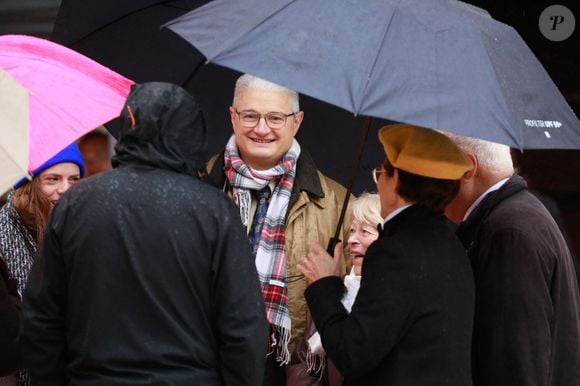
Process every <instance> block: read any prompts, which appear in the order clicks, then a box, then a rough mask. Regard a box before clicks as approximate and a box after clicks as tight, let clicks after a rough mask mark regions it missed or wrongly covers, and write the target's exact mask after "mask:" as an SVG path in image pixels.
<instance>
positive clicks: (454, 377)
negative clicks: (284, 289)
mask: <svg viewBox="0 0 580 386" xmlns="http://www.w3.org/2000/svg"><path fill="white" fill-rule="evenodd" d="M362 269H363V271H362V279H361V287H360V290H359V292H358V295H357V298H356V300H355V303H354V305H353V308H352V312H351V313H350V314H347V312H346V310H345V309H344V307H343V306H342V304H341V302H340V299H341V297H342V293H343V285H342V281H341V280H340V279H339V278H338V277H329V278H323V279H320V280H318V281H316V282H314V283H313V284H311V285H310V286H309V287H308V289H307V290H306V294H305V295H306V299H307V301H308V305H309V307H310V309H311V311H312V315H313V319H314V322H315V324H316V328H317V329H318V331H319V332H320V334H321V337H322V343H323V345H324V349H325V350H326V353H327V354H328V355H329V356H330V357H331V358H332V359H333V360H334V362H335V364H336V365H337V367H338V368H339V370H340V371H341V372H342V374H343V375H344V378H345V383H344V384H345V385H365V386H367V385H380V386H394V385H396V386H413V385H417V386H419V385H420V386H429V385H433V386H440V385H456V386H467V385H469V383H470V380H471V373H470V350H471V331H472V327H473V307H474V285H473V276H472V273H471V268H470V266H469V260H468V259H467V256H466V255H465V251H464V249H463V248H462V246H461V243H460V242H459V240H457V237H456V236H455V234H454V233H453V230H452V228H451V227H450V225H449V223H448V222H447V220H446V219H445V218H444V217H443V216H441V215H438V214H435V213H433V212H432V211H431V210H429V209H427V208H426V207H422V206H418V205H414V206H411V207H410V208H407V209H405V210H404V211H403V212H401V213H399V214H398V215H396V216H395V217H394V218H392V219H391V220H390V221H388V222H387V223H385V225H384V229H383V230H382V232H381V233H380V236H379V239H378V240H377V241H375V242H374V243H373V244H371V245H370V247H369V249H368V251H367V254H366V256H365V262H364V264H363V268H362Z"/></svg>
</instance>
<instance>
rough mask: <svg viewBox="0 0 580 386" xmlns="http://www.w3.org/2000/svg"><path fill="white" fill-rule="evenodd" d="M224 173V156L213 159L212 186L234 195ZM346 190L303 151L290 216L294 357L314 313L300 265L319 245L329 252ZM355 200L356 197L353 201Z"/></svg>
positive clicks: (210, 166)
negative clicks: (311, 309) (311, 314)
mask: <svg viewBox="0 0 580 386" xmlns="http://www.w3.org/2000/svg"><path fill="white" fill-rule="evenodd" d="M223 169H224V159H223V153H220V154H218V155H215V156H213V157H212V158H211V159H210V160H209V162H208V164H207V170H208V173H209V177H210V180H211V181H212V183H213V184H214V185H215V186H217V187H218V188H220V189H223V191H224V192H226V193H228V194H229V193H230V191H231V189H230V188H229V186H228V184H227V182H226V178H225V173H224V171H223ZM345 195H346V189H345V188H344V187H343V186H342V185H340V184H339V183H337V182H336V181H334V180H332V179H330V178H328V177H326V176H325V175H323V174H322V173H321V172H320V171H318V170H317V169H316V165H315V164H314V161H313V160H312V157H311V156H310V155H309V154H308V153H307V152H306V151H304V149H302V151H301V153H300V156H299V157H298V162H297V165H296V179H295V180H294V186H293V188H292V193H291V195H290V203H289V205H288V207H289V210H288V213H287V214H286V250H287V254H286V258H287V274H288V307H289V310H290V318H291V321H292V335H291V338H290V344H289V346H288V349H289V350H290V352H291V353H292V352H293V351H294V348H295V347H296V346H297V344H298V342H299V341H300V339H301V338H302V337H303V335H304V333H305V331H306V329H307V327H308V326H309V324H310V321H311V318H310V312H309V310H308V306H307V304H306V300H305V299H304V290H305V289H306V287H307V284H308V283H307V282H306V279H305V278H304V277H303V276H302V275H301V274H300V272H299V271H298V269H297V268H296V264H297V263H298V262H299V261H300V260H301V259H302V258H303V257H304V256H305V255H306V253H307V252H308V250H309V249H310V246H311V245H312V243H314V242H315V241H317V242H319V243H320V244H321V245H322V246H323V247H325V248H326V245H327V244H328V241H329V240H330V238H331V237H334V233H335V231H336V225H337V224H338V219H339V217H340V211H341V209H342V204H343V202H344V196H345ZM351 200H352V197H351ZM350 217H351V215H350V210H347V213H346V216H345V218H344V223H343V226H342V234H341V236H340V239H341V241H343V246H344V251H343V273H344V272H346V270H347V269H350V266H351V259H350V255H349V253H348V248H346V247H347V245H346V240H347V238H348V230H349V228H350Z"/></svg>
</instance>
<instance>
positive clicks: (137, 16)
mask: <svg viewBox="0 0 580 386" xmlns="http://www.w3.org/2000/svg"><path fill="white" fill-rule="evenodd" d="M207 2H208V1H207V0H205V1H202V0H197V1H192V0H189V1H183V0H182V1H153V0H132V1H130V2H123V1H118V0H117V1H112V0H98V1H97V0H63V2H62V3H61V7H60V9H59V15H58V18H57V21H56V24H55V27H54V31H53V34H52V39H53V40H55V41H58V42H61V43H62V44H65V45H68V46H70V47H71V48H73V49H75V50H77V51H79V52H82V53H84V54H85V55H87V56H89V57H91V58H93V59H95V60H97V61H98V62H100V63H102V64H104V65H106V66H108V67H110V68H112V69H114V70H116V71H117V72H119V73H122V74H124V75H125V76H127V77H130V78H131V79H133V80H135V81H136V82H145V81H154V80H158V81H167V82H172V83H176V84H179V85H181V86H183V87H185V88H186V89H187V90H188V91H190V92H192V93H193V94H194V95H195V96H196V97H197V99H198V101H199V103H200V105H201V106H202V108H203V111H204V115H205V117H206V120H207V126H208V154H214V153H218V152H219V151H221V150H223V147H224V145H225V143H226V142H227V139H228V138H229V136H230V135H231V134H232V128H231V123H230V121H229V113H228V107H229V106H230V105H231V103H232V99H233V90H234V84H235V81H236V79H237V77H238V76H240V75H241V73H239V72H237V71H234V70H230V69H226V68H224V67H220V66H216V65H213V64H207V65H202V64H203V63H204V61H205V58H204V57H203V55H201V53H199V52H198V51H197V50H196V49H195V48H194V49H192V47H191V45H190V44H189V43H187V42H186V41H185V40H183V39H182V38H181V37H179V36H178V35H176V34H175V33H174V32H172V31H170V30H168V29H167V28H161V25H163V24H164V23H165V22H168V21H170V20H172V19H174V18H175V17H178V16H179V15H182V14H185V13H186V12H187V11H189V10H191V9H194V8H197V7H199V6H201V5H203V4H205V3H207ZM300 107H301V109H302V110H303V111H304V112H305V120H304V122H303V124H302V127H301V129H300V131H299V133H298V135H297V138H298V140H299V141H300V143H301V145H302V146H303V147H304V148H306V149H307V150H308V151H309V152H310V153H311V154H312V156H313V157H314V159H315V161H316V163H317V166H318V167H319V168H320V169H321V170H322V171H323V173H325V174H326V175H328V176H329V177H331V178H333V179H335V180H337V181H339V182H340V183H342V184H344V185H346V184H347V183H348V181H349V178H351V177H352V176H351V172H352V166H351V164H352V159H353V157H354V156H355V152H356V146H355V145H354V143H356V142H357V141H358V139H359V129H360V127H361V126H362V124H363V119H362V118H357V119H353V117H352V114H349V113H348V112H346V111H344V110H342V109H339V108H337V107H334V106H332V105H329V104H327V103H324V102H321V101H319V100H316V99H313V98H310V97H308V96H305V95H301V97H300ZM386 123H389V122H388V121H386V120H383V121H375V122H374V123H373V126H371V134H370V136H371V138H376V131H377V130H378V128H379V127H380V126H381V125H383V124H386ZM105 126H106V127H107V129H108V130H109V132H110V133H111V134H112V135H113V136H114V137H117V135H118V129H119V128H118V124H117V122H116V121H113V122H111V123H109V124H107V125H105ZM383 158H384V153H383V152H382V148H381V147H380V145H379V144H378V142H377V141H375V140H373V139H371V140H369V141H368V142H367V145H366V148H365V151H364V153H363V154H362V160H361V166H360V170H361V173H359V174H358V175H357V176H356V180H355V181H354V184H353V192H355V193H361V192H363V191H372V190H375V188H376V187H375V185H374V183H373V181H372V179H371V177H370V170H371V169H372V168H373V167H375V166H377V165H378V164H379V163H380V162H381V161H382V159H383Z"/></svg>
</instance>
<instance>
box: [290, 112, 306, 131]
mask: <svg viewBox="0 0 580 386" xmlns="http://www.w3.org/2000/svg"><path fill="white" fill-rule="evenodd" d="M303 120H304V111H298V112H297V113H296V114H295V115H294V121H293V124H294V127H293V129H292V131H293V133H294V134H293V135H294V136H296V134H298V130H299V129H300V125H301V124H302V121H303Z"/></svg>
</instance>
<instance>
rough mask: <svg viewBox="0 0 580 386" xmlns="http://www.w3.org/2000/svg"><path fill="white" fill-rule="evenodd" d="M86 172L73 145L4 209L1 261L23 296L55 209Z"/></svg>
mask: <svg viewBox="0 0 580 386" xmlns="http://www.w3.org/2000/svg"><path fill="white" fill-rule="evenodd" d="M84 171H85V166H84V163H83V157H82V154H81V152H80V151H79V148H78V147H77V145H76V144H72V145H69V146H68V147H66V148H65V149H63V150H62V151H61V152H60V153H58V154H57V155H55V156H54V157H52V158H51V159H50V160H48V161H47V162H45V163H44V164H43V165H41V166H40V167H38V168H37V169H36V170H34V171H33V172H32V173H31V179H27V178H24V179H22V180H21V181H19V182H18V183H17V184H16V185H15V186H14V191H13V192H11V194H10V195H9V196H8V201H7V202H6V204H5V205H4V206H3V207H2V208H1V209H0V259H2V260H3V261H4V262H5V263H6V264H7V266H8V274H9V276H10V279H14V280H16V284H17V288H18V292H19V293H20V294H22V291H23V289H24V287H25V285H26V280H27V278H28V272H29V271H30V268H31V267H32V263H33V262H34V258H35V256H36V251H37V248H38V245H40V243H41V242H42V238H43V236H44V230H45V227H46V224H47V222H48V217H49V216H50V213H51V211H52V208H53V207H54V205H55V204H56V202H57V201H58V200H59V198H60V197H61V196H62V195H63V194H64V192H66V191H67V190H68V189H69V188H70V187H71V186H72V185H73V184H74V183H76V182H77V181H78V180H79V179H80V178H82V177H83V176H84ZM10 378H12V379H10ZM10 382H12V383H10ZM3 384H12V385H18V386H24V385H26V386H27V385H29V384H30V380H29V379H28V375H27V373H26V371H19V372H17V373H15V374H14V375H11V376H8V377H0V385H3Z"/></svg>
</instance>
